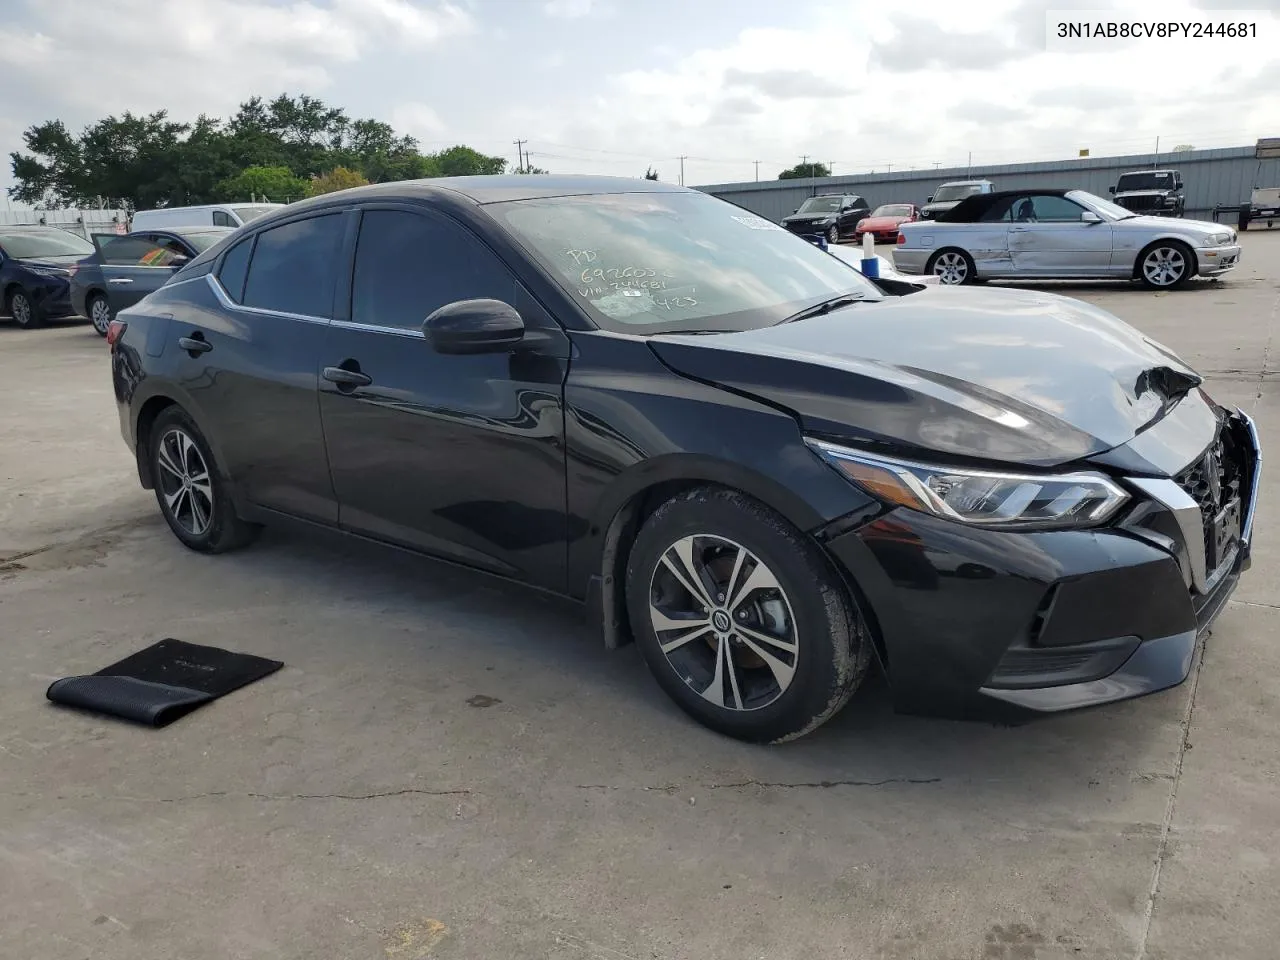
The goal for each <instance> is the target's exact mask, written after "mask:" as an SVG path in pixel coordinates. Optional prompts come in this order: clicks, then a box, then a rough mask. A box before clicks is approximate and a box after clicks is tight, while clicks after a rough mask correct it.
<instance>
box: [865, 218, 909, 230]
mask: <svg viewBox="0 0 1280 960" xmlns="http://www.w3.org/2000/svg"><path fill="white" fill-rule="evenodd" d="M908 219H910V218H909V217H863V218H862V219H861V220H859V221H858V226H860V227H862V229H864V230H888V229H889V228H890V227H896V226H897V225H898V224H900V223H902V222H904V221H905V220H908Z"/></svg>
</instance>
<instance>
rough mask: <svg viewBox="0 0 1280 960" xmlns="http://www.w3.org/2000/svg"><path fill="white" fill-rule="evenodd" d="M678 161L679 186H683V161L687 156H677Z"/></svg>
mask: <svg viewBox="0 0 1280 960" xmlns="http://www.w3.org/2000/svg"><path fill="white" fill-rule="evenodd" d="M677 159H678V160H679V161H680V186H682V187H683V186H684V162H685V161H686V160H688V159H689V158H688V157H687V156H682V157H677Z"/></svg>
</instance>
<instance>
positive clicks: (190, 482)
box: [151, 407, 260, 553]
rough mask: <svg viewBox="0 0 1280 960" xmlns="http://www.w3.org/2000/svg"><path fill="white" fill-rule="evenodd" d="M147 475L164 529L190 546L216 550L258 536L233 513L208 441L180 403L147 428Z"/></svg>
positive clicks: (229, 548)
mask: <svg viewBox="0 0 1280 960" xmlns="http://www.w3.org/2000/svg"><path fill="white" fill-rule="evenodd" d="M151 479H152V481H153V483H154V484H155V491H156V501H157V502H158V503H159V504H160V512H161V513H162V514H164V519H165V522H167V523H168V524H169V529H170V530H172V531H173V535H174V536H176V537H177V538H178V539H179V540H181V541H182V542H183V544H185V545H186V546H188V547H190V548H191V549H192V550H198V551H200V552H201V553H222V552H224V551H226V550H234V549H236V548H237V547H242V546H245V545H246V544H248V543H250V542H252V541H253V539H254V538H255V537H256V536H257V535H258V531H259V529H260V528H259V527H257V526H255V525H254V524H249V523H245V522H244V521H243V520H241V519H240V518H239V517H238V516H236V511H235V506H234V504H233V503H232V502H231V497H230V496H229V494H228V492H227V489H226V484H225V482H224V481H223V479H222V478H221V477H220V476H218V471H217V470H216V469H214V459H213V454H212V453H211V452H210V450H209V443H208V441H207V440H205V438H204V435H203V434H202V433H201V432H200V430H199V428H198V427H196V425H195V422H194V421H193V420H192V419H191V418H190V417H189V416H188V415H187V412H186V411H185V410H183V409H182V408H181V407H168V408H167V409H165V410H164V411H163V412H162V413H161V414H160V416H159V417H157V418H156V422H155V423H154V424H153V425H152V427H151Z"/></svg>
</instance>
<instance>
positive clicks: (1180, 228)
mask: <svg viewBox="0 0 1280 960" xmlns="http://www.w3.org/2000/svg"><path fill="white" fill-rule="evenodd" d="M1116 226H1120V227H1126V228H1128V229H1133V228H1134V227H1138V228H1140V229H1143V230H1159V231H1161V232H1166V231H1169V230H1173V231H1175V232H1178V233H1195V234H1204V235H1205V236H1211V235H1213V234H1215V233H1231V232H1232V228H1231V227H1229V226H1227V225H1226V224H1225V223H1214V222H1212V221H1211V220H1185V219H1183V218H1181V217H1179V218H1178V219H1176V220H1172V221H1171V220H1170V219H1169V218H1168V217H1146V216H1138V217H1125V218H1124V219H1123V220H1119V221H1117V222H1116Z"/></svg>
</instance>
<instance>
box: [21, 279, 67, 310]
mask: <svg viewBox="0 0 1280 960" xmlns="http://www.w3.org/2000/svg"><path fill="white" fill-rule="evenodd" d="M26 289H27V292H28V293H29V294H30V295H31V301H32V303H34V304H35V306H36V309H37V310H39V311H40V313H41V315H42V316H43V317H44V318H45V319H46V320H58V319H61V318H62V317H74V316H75V315H76V308H75V306H74V305H73V304H72V303H71V281H70V280H69V279H64V278H62V277H42V278H41V280H40V282H39V283H32V284H29V285H27V288H26Z"/></svg>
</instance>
